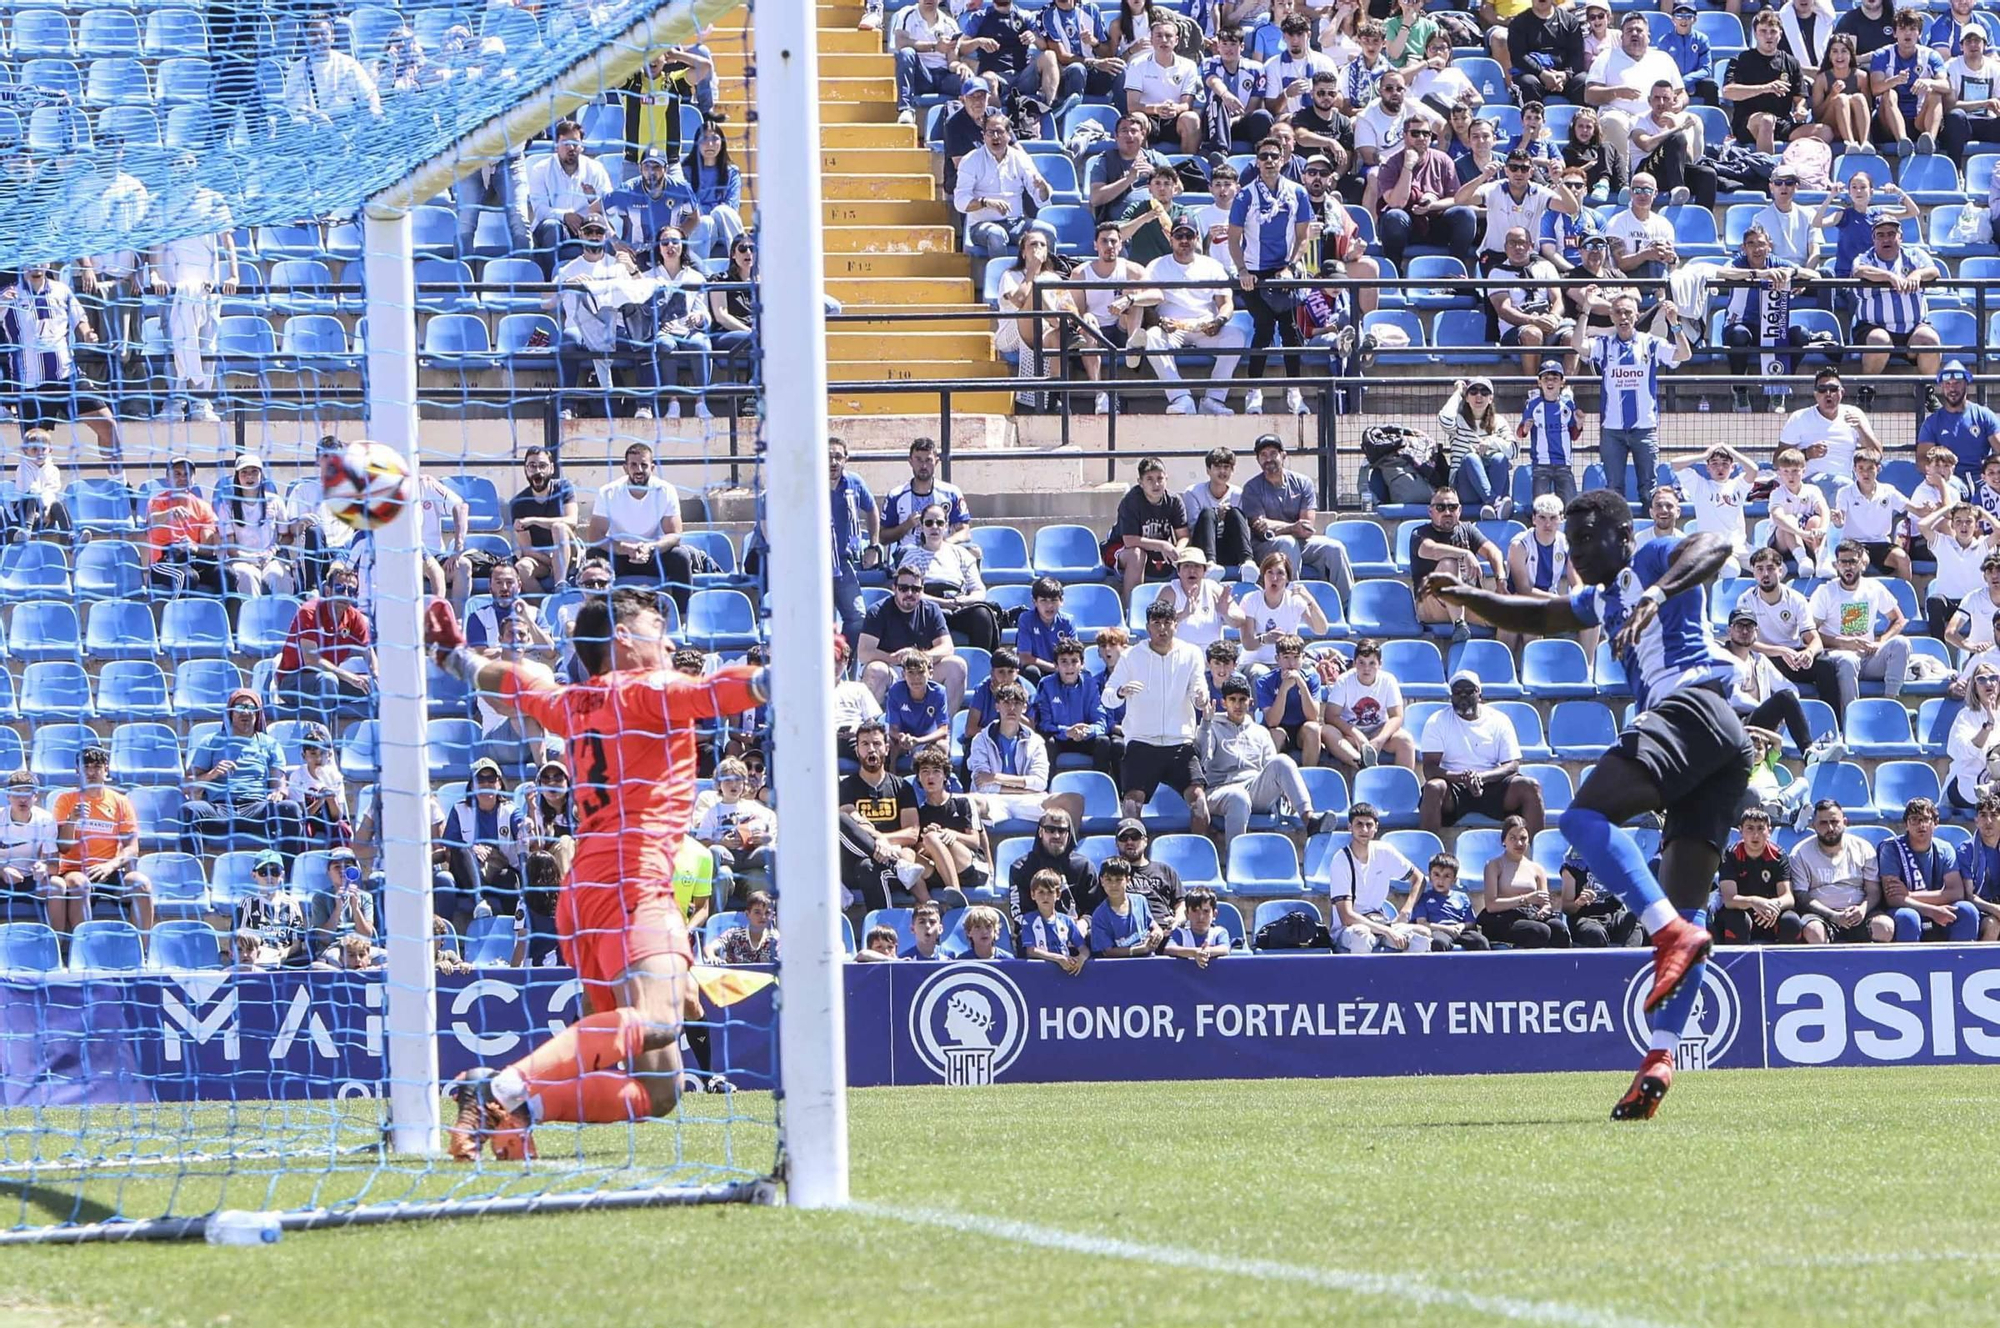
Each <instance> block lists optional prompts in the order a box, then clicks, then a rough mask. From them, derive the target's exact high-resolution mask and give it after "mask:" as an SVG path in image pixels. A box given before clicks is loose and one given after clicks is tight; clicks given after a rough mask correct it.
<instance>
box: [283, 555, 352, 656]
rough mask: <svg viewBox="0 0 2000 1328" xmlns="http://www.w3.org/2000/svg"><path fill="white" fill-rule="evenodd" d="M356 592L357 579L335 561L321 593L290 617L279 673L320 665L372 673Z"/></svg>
mask: <svg viewBox="0 0 2000 1328" xmlns="http://www.w3.org/2000/svg"><path fill="white" fill-rule="evenodd" d="M359 590H360V579H359V578H358V577H357V576H355V574H354V571H353V569H351V568H349V567H347V566H346V565H344V564H339V563H336V564H335V565H334V566H333V568H332V569H331V570H329V571H328V572H327V576H326V581H325V582H324V583H323V584H322V586H321V587H320V593H319V595H318V596H316V597H315V598H313V599H309V600H307V601H306V602H305V603H304V604H301V605H300V606H299V611H298V612H297V613H295V614H293V615H292V625H291V627H290V628H289V629H288V631H287V632H286V635H285V648H284V650H283V651H282V652H280V654H279V655H278V673H279V676H281V677H282V676H284V675H285V674H290V673H297V672H299V671H301V670H303V669H310V668H316V667H320V666H322V665H328V666H331V667H332V668H334V669H337V670H340V671H341V672H344V673H348V674H352V675H357V676H361V677H366V676H372V675H373V674H374V672H375V665H374V655H375V652H374V649H373V643H372V639H371V637H370V634H369V630H368V618H367V616H366V615H365V614H363V613H362V612H361V610H360V609H358V608H356V607H355V605H354V596H355V595H356V594H357V593H358V592H359Z"/></svg>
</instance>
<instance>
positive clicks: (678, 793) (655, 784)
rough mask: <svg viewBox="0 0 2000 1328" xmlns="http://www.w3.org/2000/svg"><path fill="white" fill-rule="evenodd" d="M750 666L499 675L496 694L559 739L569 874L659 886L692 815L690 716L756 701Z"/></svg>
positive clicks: (734, 710)
mask: <svg viewBox="0 0 2000 1328" xmlns="http://www.w3.org/2000/svg"><path fill="white" fill-rule="evenodd" d="M756 673H757V670H756V669H755V668H753V667H751V666H748V665H741V664H739V665H731V666H730V667H728V668H723V669H717V670H716V671H715V672H714V673H712V674H709V675H708V676H706V677H702V678H691V677H688V676H687V675H686V674H682V673H676V672H674V671H673V670H671V669H658V670H647V671H643V672H642V671H625V672H616V673H608V674H605V675H604V676H602V677H600V678H593V679H592V680H591V681H589V682H587V683H570V684H558V683H555V682H553V681H548V682H543V683H541V684H539V685H529V686H523V685H521V683H520V681H519V679H518V677H517V676H516V675H514V674H512V673H510V674H508V675H507V679H506V682H505V684H504V686H503V689H502V695H504V696H506V697H507V698H508V699H509V700H511V701H512V702H513V703H514V704H515V705H516V706H517V707H519V709H520V711H521V713H522V714H524V715H526V716H527V717H528V718H530V719H532V720H534V721H535V722H536V723H538V724H540V725H541V726H542V727H543V728H545V729H547V730H548V731H549V732H550V733H556V734H560V735H562V737H563V739H564V741H565V753H564V754H565V758H566V759H567V761H568V764H569V769H570V778H571V780H572V781H573V800H574V803H575V806H576V830H577V833H576V858H575V860H574V861H573V863H572V864H571V866H570V879H571V880H572V881H581V882H587V883H591V884H599V885H621V886H626V887H628V888H629V887H631V886H635V885H652V884H657V885H658V886H659V887H661V888H662V889H664V888H666V887H667V885H668V883H669V882H671V881H672V880H673V875H674V855H675V853H676V852H677V851H678V850H679V847H680V842H681V840H682V838H683V837H684V836H686V834H687V832H688V826H689V824H690V822H691V821H692V820H693V819H694V795H695V730H694V725H695V721H696V720H701V719H716V718H719V717H721V716H723V715H734V714H740V713H741V712H743V711H745V710H748V709H750V708H752V707H753V706H756V705H759V704H761V701H760V699H759V698H758V697H757V696H756V694H755V693H754V692H753V691H752V690H751V680H752V678H753V677H754V676H755V675H756Z"/></svg>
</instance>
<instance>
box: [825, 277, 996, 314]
mask: <svg viewBox="0 0 2000 1328" xmlns="http://www.w3.org/2000/svg"><path fill="white" fill-rule="evenodd" d="M826 293H827V294H828V295H831V296H832V297H833V298H834V299H836V300H839V301H840V302H841V303H842V304H846V303H848V302H849V301H853V302H855V303H857V304H886V305H897V306H900V307H903V308H908V307H909V306H911V305H913V304H914V305H933V304H967V303H970V302H971V298H972V279H971V278H970V277H959V278H956V279H952V278H946V277H834V278H828V280H827V283H826Z"/></svg>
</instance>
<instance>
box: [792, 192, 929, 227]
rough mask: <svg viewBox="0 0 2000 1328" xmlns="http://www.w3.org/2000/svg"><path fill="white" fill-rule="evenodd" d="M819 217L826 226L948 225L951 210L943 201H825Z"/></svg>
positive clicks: (820, 207)
mask: <svg viewBox="0 0 2000 1328" xmlns="http://www.w3.org/2000/svg"><path fill="white" fill-rule="evenodd" d="M819 216H820V222H821V224H822V225H826V226H948V225H950V224H951V209H950V208H948V207H947V206H945V203H944V201H943V200H942V199H936V198H931V199H915V200H910V199H905V200H893V199H891V200H882V199H862V198H823V199H821V200H820V206H819Z"/></svg>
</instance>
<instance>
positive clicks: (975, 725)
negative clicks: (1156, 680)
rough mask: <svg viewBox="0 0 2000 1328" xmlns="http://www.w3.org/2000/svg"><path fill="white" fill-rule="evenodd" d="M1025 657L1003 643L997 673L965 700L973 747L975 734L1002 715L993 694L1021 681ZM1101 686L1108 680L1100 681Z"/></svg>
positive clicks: (995, 664)
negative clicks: (1022, 663)
mask: <svg viewBox="0 0 2000 1328" xmlns="http://www.w3.org/2000/svg"><path fill="white" fill-rule="evenodd" d="M1020 678H1021V657H1020V656H1019V655H1018V654H1016V653H1015V652H1014V648H1013V647H1012V646H1001V647H1000V648H999V649H998V650H996V651H994V652H993V672H992V674H991V676H989V677H988V678H987V679H986V681H985V682H982V683H980V684H979V686H978V687H977V688H975V689H974V690H973V693H972V695H971V696H969V697H967V698H966V700H965V747H966V750H967V751H970V750H972V739H973V737H974V736H975V735H976V734H977V733H978V732H979V731H980V730H981V729H983V728H985V727H986V726H987V725H988V724H991V723H992V722H993V721H994V720H996V719H998V718H999V717H1000V707H999V706H996V705H994V704H993V693H994V692H995V691H997V690H999V689H1000V688H1002V687H1005V686H1007V685H1008V684H1009V683H1014V682H1018V681H1020ZM1096 682H1097V683H1098V685H1099V686H1102V685H1103V682H1104V680H1103V679H1102V678H1099V679H1097V680H1096Z"/></svg>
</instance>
